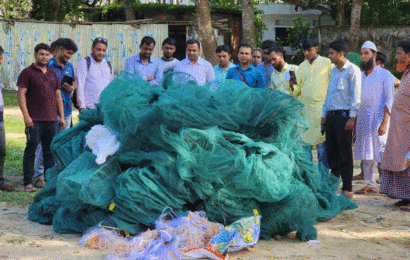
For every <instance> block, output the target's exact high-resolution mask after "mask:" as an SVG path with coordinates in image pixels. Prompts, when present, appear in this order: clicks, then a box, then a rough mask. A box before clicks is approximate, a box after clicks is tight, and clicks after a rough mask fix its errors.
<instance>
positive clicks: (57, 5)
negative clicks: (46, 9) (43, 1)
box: [48, 0, 62, 21]
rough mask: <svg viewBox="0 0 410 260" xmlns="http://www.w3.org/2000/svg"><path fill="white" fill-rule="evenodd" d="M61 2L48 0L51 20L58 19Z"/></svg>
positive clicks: (59, 0) (60, 0)
mask: <svg viewBox="0 0 410 260" xmlns="http://www.w3.org/2000/svg"><path fill="white" fill-rule="evenodd" d="M61 2H62V0H54V1H50V0H49V1H48V3H49V5H50V6H51V10H52V17H53V21H58V11H60V7H61Z"/></svg>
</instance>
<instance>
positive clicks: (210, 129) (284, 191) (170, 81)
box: [29, 72, 356, 241]
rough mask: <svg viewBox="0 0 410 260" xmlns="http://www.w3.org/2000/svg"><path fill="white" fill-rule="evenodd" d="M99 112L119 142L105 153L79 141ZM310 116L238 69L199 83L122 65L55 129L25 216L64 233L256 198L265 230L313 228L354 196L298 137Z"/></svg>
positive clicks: (141, 225)
mask: <svg viewBox="0 0 410 260" xmlns="http://www.w3.org/2000/svg"><path fill="white" fill-rule="evenodd" d="M97 124H104V125H105V126H106V127H108V128H109V129H110V130H111V131H112V133H114V134H116V136H117V139H118V140H119V141H120V142H121V147H120V149H119V150H118V151H117V152H116V153H115V154H114V155H113V156H110V157H108V159H107V161H106V162H105V163H103V164H101V165H97V164H96V163H95V158H96V157H95V155H93V154H92V153H91V150H90V149H89V148H88V147H86V146H85V135H86V134H87V133H88V131H90V129H91V127H92V126H94V125H97ZM307 127H308V124H307V120H306V119H305V117H304V107H303V105H302V104H301V103H300V102H299V101H297V100H296V99H294V98H293V97H291V96H289V95H286V94H284V93H281V92H279V91H276V90H270V89H253V88H249V87H248V86H246V85H245V84H243V83H242V82H240V81H234V80H226V81H220V82H209V83H207V84H206V85H204V86H198V85H197V84H196V82H195V80H194V79H193V78H192V77H190V76H189V75H187V74H184V73H168V74H167V75H166V76H165V78H164V81H163V84H162V85H161V86H159V87H154V88H153V87H151V86H150V85H149V84H148V83H147V82H145V81H144V80H143V79H142V78H140V77H138V76H136V75H133V74H130V73H127V72H121V74H120V75H119V76H118V77H117V78H116V79H115V80H114V81H113V82H112V83H111V84H110V85H109V86H108V87H107V88H106V89H105V90H104V91H103V92H102V93H101V97H100V102H99V104H98V105H97V109H95V110H84V111H82V112H81V114H80V122H79V123H78V124H77V125H75V126H74V127H72V128H70V129H68V130H66V131H63V132H61V133H60V134H59V135H57V136H56V137H55V138H54V140H53V143H52V151H53V153H54V155H55V157H56V158H57V159H58V160H59V164H57V165H56V166H54V167H53V168H51V169H49V170H48V171H47V175H46V176H47V185H46V187H45V188H43V189H42V190H41V191H40V192H39V193H38V194H37V195H36V196H35V198H34V202H33V203H32V204H31V205H30V209H29V219H30V220H32V221H36V222H39V223H42V224H52V225H53V228H54V230H55V231H57V232H61V233H68V232H84V231H85V230H86V229H87V228H89V227H91V226H94V225H96V224H99V223H101V224H102V225H105V226H112V227H115V228H119V229H122V230H126V231H128V232H129V233H131V234H137V233H139V232H142V231H145V230H146V229H147V228H152V227H153V226H154V224H155V220H156V219H157V218H158V216H159V215H160V214H161V212H162V211H163V209H164V208H166V207H171V208H172V209H174V211H175V213H176V214H182V213H183V212H186V211H187V210H191V211H198V210H203V211H205V212H206V213H207V216H208V218H210V220H212V221H218V222H220V223H222V224H230V223H232V222H234V221H236V220H238V219H240V218H242V217H247V216H250V215H252V214H253V210H254V209H257V210H258V211H259V212H260V213H261V215H262V220H261V235H262V237H264V238H270V237H272V236H274V235H286V234H288V233H289V232H292V231H297V236H298V237H299V238H300V239H301V240H302V241H306V240H310V239H315V238H316V236H317V231H316V229H315V228H314V226H313V225H314V224H315V223H316V222H317V221H326V220H329V219H331V218H333V217H334V216H335V215H336V214H338V213H339V212H340V211H342V210H345V209H352V208H355V207H356V205H355V204H354V202H352V201H350V200H348V199H346V198H345V197H343V196H340V193H339V194H336V193H337V192H336V191H337V190H338V185H339V179H338V178H336V177H334V176H333V175H331V174H329V173H328V172H327V171H326V169H325V168H324V167H323V166H322V165H319V166H318V165H316V164H315V163H314V162H312V160H311V154H310V151H308V150H307V149H306V148H305V147H306V144H305V143H303V141H302V139H301V134H302V133H303V132H304V131H306V129H307Z"/></svg>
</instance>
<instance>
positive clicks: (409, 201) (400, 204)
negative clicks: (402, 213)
mask: <svg viewBox="0 0 410 260" xmlns="http://www.w3.org/2000/svg"><path fill="white" fill-rule="evenodd" d="M409 204H410V200H399V201H396V202H395V203H394V206H396V207H401V206H407V205H409Z"/></svg>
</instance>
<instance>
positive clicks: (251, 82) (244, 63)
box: [226, 44, 265, 88]
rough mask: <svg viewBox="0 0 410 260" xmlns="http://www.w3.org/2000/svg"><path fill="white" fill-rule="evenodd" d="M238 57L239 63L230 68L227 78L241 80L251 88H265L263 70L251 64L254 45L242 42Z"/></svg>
mask: <svg viewBox="0 0 410 260" xmlns="http://www.w3.org/2000/svg"><path fill="white" fill-rule="evenodd" d="M238 59H239V64H238V65H236V66H235V67H234V68H231V69H229V70H228V73H227V74H226V79H236V80H240V81H242V82H244V83H245V84H246V85H248V86H249V87H251V88H264V87H265V81H264V77H263V74H262V72H261V71H260V70H259V69H257V68H255V66H253V65H252V64H251V59H252V47H251V46H250V45H249V44H242V45H241V46H240V47H239V54H238Z"/></svg>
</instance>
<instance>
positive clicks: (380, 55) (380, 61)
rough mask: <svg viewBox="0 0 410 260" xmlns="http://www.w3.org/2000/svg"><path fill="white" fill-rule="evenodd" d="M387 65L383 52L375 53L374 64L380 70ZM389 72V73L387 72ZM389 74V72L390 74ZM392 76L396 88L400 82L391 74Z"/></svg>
mask: <svg viewBox="0 0 410 260" xmlns="http://www.w3.org/2000/svg"><path fill="white" fill-rule="evenodd" d="M386 63H387V56H386V54H384V53H383V52H380V51H378V52H377V56H376V64H377V65H378V66H380V67H382V68H384V66H385V65H386ZM389 72H390V71H389ZM390 74H391V72H390ZM392 76H393V77H394V87H396V88H398V87H399V85H400V80H399V79H398V78H396V77H395V76H394V75H393V74H392Z"/></svg>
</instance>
